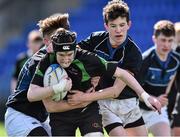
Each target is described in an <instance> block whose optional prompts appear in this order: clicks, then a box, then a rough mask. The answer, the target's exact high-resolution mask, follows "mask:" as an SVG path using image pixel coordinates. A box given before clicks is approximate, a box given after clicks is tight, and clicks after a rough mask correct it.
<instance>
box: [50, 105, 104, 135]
mask: <svg viewBox="0 0 180 137" xmlns="http://www.w3.org/2000/svg"><path fill="white" fill-rule="evenodd" d="M50 126H51V131H52V136H75V131H76V129H77V128H78V127H79V129H80V132H81V135H82V136H84V135H85V134H87V133H90V132H102V133H103V128H102V116H101V115H100V114H99V110H98V109H97V110H96V111H89V110H87V111H86V110H85V111H84V112H81V113H79V114H78V115H76V116H75V117H68V116H61V115H60V116H59V117H58V119H56V118H53V117H52V116H51V115H50Z"/></svg>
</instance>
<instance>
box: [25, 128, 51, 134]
mask: <svg viewBox="0 0 180 137" xmlns="http://www.w3.org/2000/svg"><path fill="white" fill-rule="evenodd" d="M27 136H49V135H48V133H47V131H46V130H45V129H44V128H43V127H37V128H35V129H33V130H32V131H31V132H30V133H29V134H28V135H27Z"/></svg>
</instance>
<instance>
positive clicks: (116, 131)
mask: <svg viewBox="0 0 180 137" xmlns="http://www.w3.org/2000/svg"><path fill="white" fill-rule="evenodd" d="M105 129H106V131H107V133H108V134H109V136H126V135H127V133H126V130H125V129H124V128H123V126H122V124H121V123H112V124H110V125H107V126H106V127H105Z"/></svg>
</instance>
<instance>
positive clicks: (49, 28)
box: [38, 13, 70, 37]
mask: <svg viewBox="0 0 180 137" xmlns="http://www.w3.org/2000/svg"><path fill="white" fill-rule="evenodd" d="M68 19H69V14H68V13H65V14H61V13H56V14H53V15H51V16H50V17H47V18H46V19H44V20H40V21H39V22H38V26H39V31H40V32H41V33H42V36H43V37H44V36H45V35H51V34H52V33H53V32H54V31H55V30H56V29H58V28H65V29H67V30H69V28H70V25H69V20H68Z"/></svg>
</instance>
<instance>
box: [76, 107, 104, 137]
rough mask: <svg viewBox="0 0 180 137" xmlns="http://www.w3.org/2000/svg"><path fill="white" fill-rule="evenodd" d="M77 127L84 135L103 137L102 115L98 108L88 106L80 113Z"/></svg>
mask: <svg viewBox="0 0 180 137" xmlns="http://www.w3.org/2000/svg"><path fill="white" fill-rule="evenodd" d="M79 129H80V132H81V135H82V136H85V137H103V136H104V135H103V127H102V116H101V115H100V114H99V110H98V108H95V109H94V108H92V109H91V108H88V109H86V110H85V111H84V112H82V114H80V120H79Z"/></svg>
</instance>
